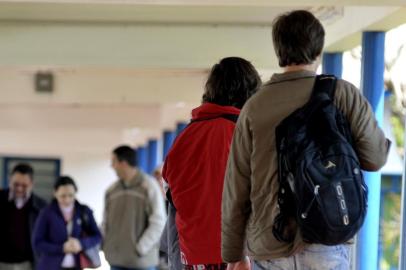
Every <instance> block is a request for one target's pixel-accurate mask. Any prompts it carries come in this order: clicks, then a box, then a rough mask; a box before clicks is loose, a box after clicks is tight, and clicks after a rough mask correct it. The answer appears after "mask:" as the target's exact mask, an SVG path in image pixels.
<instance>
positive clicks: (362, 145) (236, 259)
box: [222, 11, 389, 270]
mask: <svg viewBox="0 0 406 270" xmlns="http://www.w3.org/2000/svg"><path fill="white" fill-rule="evenodd" d="M272 35H273V42H274V48H275V52H276V55H277V57H278V59H279V65H280V66H281V67H282V68H283V73H281V74H274V75H273V76H272V78H271V80H270V81H269V82H267V83H265V85H264V86H263V88H262V89H261V90H260V91H259V92H258V93H257V94H256V95H254V96H253V97H252V98H251V99H250V100H249V101H248V102H247V103H246V105H245V106H244V108H243V109H242V112H241V114H240V117H239V120H238V122H237V127H236V129H235V133H234V137H233V142H232V146H231V152H230V156H229V160H228V165H227V171H226V176H225V182H224V191H223V201H222V257H223V260H224V261H225V262H229V263H230V264H229V269H239V270H240V269H244V270H245V269H248V267H247V266H246V264H245V263H244V253H245V252H246V251H245V250H247V251H248V254H249V255H250V256H251V258H252V259H253V261H254V268H253V269H263V270H265V269H284V270H290V269H292V270H293V269H313V270H318V269H323V270H329V269H336V270H348V269H349V248H348V245H338V246H323V245H316V244H312V245H309V244H305V243H304V242H303V240H302V238H301V236H300V233H299V231H298V229H296V231H297V233H296V237H295V239H294V241H293V242H292V243H285V242H279V241H277V240H276V239H275V237H274V236H273V233H272V226H273V223H274V218H275V216H276V215H277V214H278V208H277V197H278V189H279V183H278V179H277V154H276V144H275V127H276V126H277V125H278V124H279V123H280V122H281V121H282V120H283V119H284V118H285V117H287V116H288V115H289V114H291V113H292V112H293V111H295V110H296V109H297V108H299V107H301V106H302V105H304V104H305V103H306V102H307V101H308V100H309V98H310V94H311V91H312V88H313V84H314V80H315V75H316V74H315V71H316V69H317V67H318V65H319V60H320V55H321V53H322V49H323V45H324V29H323V26H322V25H321V23H320V22H319V21H318V20H317V19H316V18H315V17H314V16H313V15H312V14H311V13H309V12H307V11H293V12H291V13H287V14H284V15H281V16H280V17H278V18H277V19H276V21H275V23H274V25H273V30H272ZM334 103H335V105H336V106H337V107H338V108H339V109H340V110H341V111H342V112H343V113H344V115H345V116H346V117H347V119H348V121H349V124H350V126H351V132H352V137H353V141H354V144H355V145H354V147H355V150H356V153H357V155H358V157H359V161H360V163H361V167H362V169H364V170H368V171H376V170H379V169H380V168H381V167H382V166H383V165H384V163H385V162H386V158H387V153H388V147H389V143H388V141H387V140H386V138H385V136H384V134H383V132H382V130H381V129H380V128H379V127H378V125H377V122H376V120H375V118H374V114H373V112H372V110H371V108H370V105H369V104H368V102H367V101H366V99H365V98H364V97H363V96H362V94H361V93H360V91H359V90H358V89H357V88H356V87H354V86H353V85H352V84H350V83H348V82H346V81H343V80H338V81H337V86H336V91H335V97H334Z"/></svg>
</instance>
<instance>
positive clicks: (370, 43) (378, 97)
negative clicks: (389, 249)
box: [356, 32, 385, 270]
mask: <svg viewBox="0 0 406 270" xmlns="http://www.w3.org/2000/svg"><path fill="white" fill-rule="evenodd" d="M384 48H385V33H384V32H364V33H363V36H362V71H361V73H362V74H361V84H362V85H361V89H362V92H363V94H364V95H365V97H366V98H367V99H368V101H369V102H370V103H371V106H372V109H373V111H374V113H375V116H376V119H377V121H378V123H379V125H382V120H383V104H384V81H383V75H384ZM364 176H365V182H366V184H367V185H368V189H369V193H368V212H367V216H366V218H365V222H364V225H363V227H362V228H361V230H360V232H359V233H358V239H357V252H356V254H357V258H356V265H357V267H356V269H357V270H377V269H379V268H378V264H379V262H378V244H379V221H380V216H379V214H380V213H379V212H380V211H379V209H380V202H381V173H380V172H364Z"/></svg>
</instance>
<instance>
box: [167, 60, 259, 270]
mask: <svg viewBox="0 0 406 270" xmlns="http://www.w3.org/2000/svg"><path fill="white" fill-rule="evenodd" d="M260 86H261V79H260V77H259V75H258V72H257V71H256V70H255V68H254V67H253V65H252V64H251V63H250V62H248V61H247V60H245V59H242V58H239V57H227V58H224V59H222V60H221V61H220V62H219V63H218V64H215V65H214V66H213V68H212V70H211V72H210V75H209V78H208V80H207V82H206V89H205V92H204V94H203V102H202V105H201V106H199V107H197V108H195V109H194V110H193V111H192V121H191V122H190V124H189V125H188V126H187V127H186V128H185V129H184V130H183V131H182V133H181V134H180V135H179V136H178V137H177V138H176V140H175V142H174V144H173V146H172V148H171V150H170V151H169V153H168V155H167V157H166V160H165V164H164V168H163V178H164V179H165V181H166V182H167V183H168V184H169V189H170V194H171V198H172V203H173V206H174V207H175V208H176V211H177V212H176V228H177V229H178V234H179V246H180V255H181V262H182V267H183V269H185V270H186V269H199V270H200V269H207V270H209V269H211V270H215V269H216V270H220V269H226V268H227V264H225V263H223V260H222V258H221V237H220V236H221V198H222V192H223V181H224V180H223V179H224V174H225V168H226V164H227V159H228V153H229V149H230V144H231V140H232V136H233V132H234V127H235V122H236V120H237V118H238V115H239V113H240V109H241V108H242V106H243V105H244V103H245V102H246V101H247V99H248V98H249V97H250V96H252V95H253V94H254V93H255V92H256V91H257V90H258V89H259V87H260Z"/></svg>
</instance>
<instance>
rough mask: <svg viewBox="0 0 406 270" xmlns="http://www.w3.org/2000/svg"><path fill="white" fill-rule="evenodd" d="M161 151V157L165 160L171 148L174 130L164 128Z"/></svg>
mask: <svg viewBox="0 0 406 270" xmlns="http://www.w3.org/2000/svg"><path fill="white" fill-rule="evenodd" d="M163 139H164V140H163V152H162V159H163V160H165V158H166V155H167V154H168V152H169V149H171V146H172V144H173V141H174V140H175V132H173V131H170V130H165V131H164V134H163Z"/></svg>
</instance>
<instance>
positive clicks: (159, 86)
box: [0, 0, 406, 147]
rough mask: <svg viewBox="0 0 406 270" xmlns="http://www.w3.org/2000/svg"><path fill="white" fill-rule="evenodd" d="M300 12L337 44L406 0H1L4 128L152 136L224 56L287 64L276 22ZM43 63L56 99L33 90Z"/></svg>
mask: <svg viewBox="0 0 406 270" xmlns="http://www.w3.org/2000/svg"><path fill="white" fill-rule="evenodd" d="M292 9H307V10H310V11H312V12H313V13H314V14H315V15H316V16H317V17H318V18H319V19H320V20H321V21H322V23H323V25H324V26H325V28H326V33H327V35H326V50H327V51H344V50H348V49H351V48H353V47H355V46H356V45H358V44H359V43H360V37H361V33H362V31H365V30H389V29H391V28H393V27H395V26H397V25H400V24H402V23H406V0H388V1H382V0H381V1H378V0H358V1H349V0H343V1H336V0H334V1H331V0H274V1H268V0H166V1H165V0H143V1H141V0H25V1H23V0H14V1H4V0H0V84H1V85H2V89H1V90H0V104H1V105H2V106H1V108H0V118H1V119H2V121H0V122H1V123H0V128H2V129H3V130H4V129H6V130H16V131H19V132H22V130H23V129H24V128H26V129H29V130H31V131H33V132H34V131H35V132H37V130H41V129H43V130H45V129H46V130H49V131H50V132H51V131H52V132H56V131H57V130H61V129H63V128H65V129H69V130H70V131H73V130H75V129H81V130H87V132H88V133H90V134H97V133H99V132H100V130H106V129H108V128H111V129H115V130H120V129H121V130H126V132H127V133H128V130H134V129H136V130H137V132H135V133H136V134H135V135H134V136H135V137H136V139H134V140H133V141H135V142H136V144H139V143H142V142H144V141H145V140H146V139H147V138H148V137H150V136H159V135H160V134H161V132H162V130H163V129H164V128H170V127H174V125H175V123H176V121H180V120H183V121H185V120H187V119H188V118H189V111H190V109H191V108H193V107H194V106H196V105H197V104H199V103H200V97H201V93H202V91H203V90H202V89H203V85H204V81H205V78H206V76H207V72H208V70H209V68H210V67H211V66H212V65H213V64H214V63H216V62H217V61H218V60H219V59H221V58H222V57H225V56H236V55H237V56H241V57H244V58H246V59H248V60H250V61H252V63H253V64H254V65H255V66H256V67H257V68H258V69H259V70H261V74H269V73H271V72H273V71H276V70H278V69H279V67H278V65H277V61H276V58H275V56H274V53H273V47H272V42H271V24H272V21H273V20H274V19H275V17H276V16H277V15H278V14H280V13H283V12H287V11H290V10H292ZM38 70H46V71H52V72H53V73H54V74H55V76H56V85H55V87H56V89H55V91H54V93H53V94H52V95H48V96H46V95H45V96H44V95H38V94H37V93H35V92H34V91H33V76H34V74H35V72H36V71H38ZM267 76H268V75H264V78H263V79H264V80H266V79H267ZM13 118H14V120H15V121H9V122H7V119H13ZM128 118H131V119H129V120H126V119H128ZM26 122H27V123H28V124H25V123H26ZM69 134H75V132H70V133H69ZM114 138H115V137H114ZM38 147H39V146H38Z"/></svg>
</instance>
